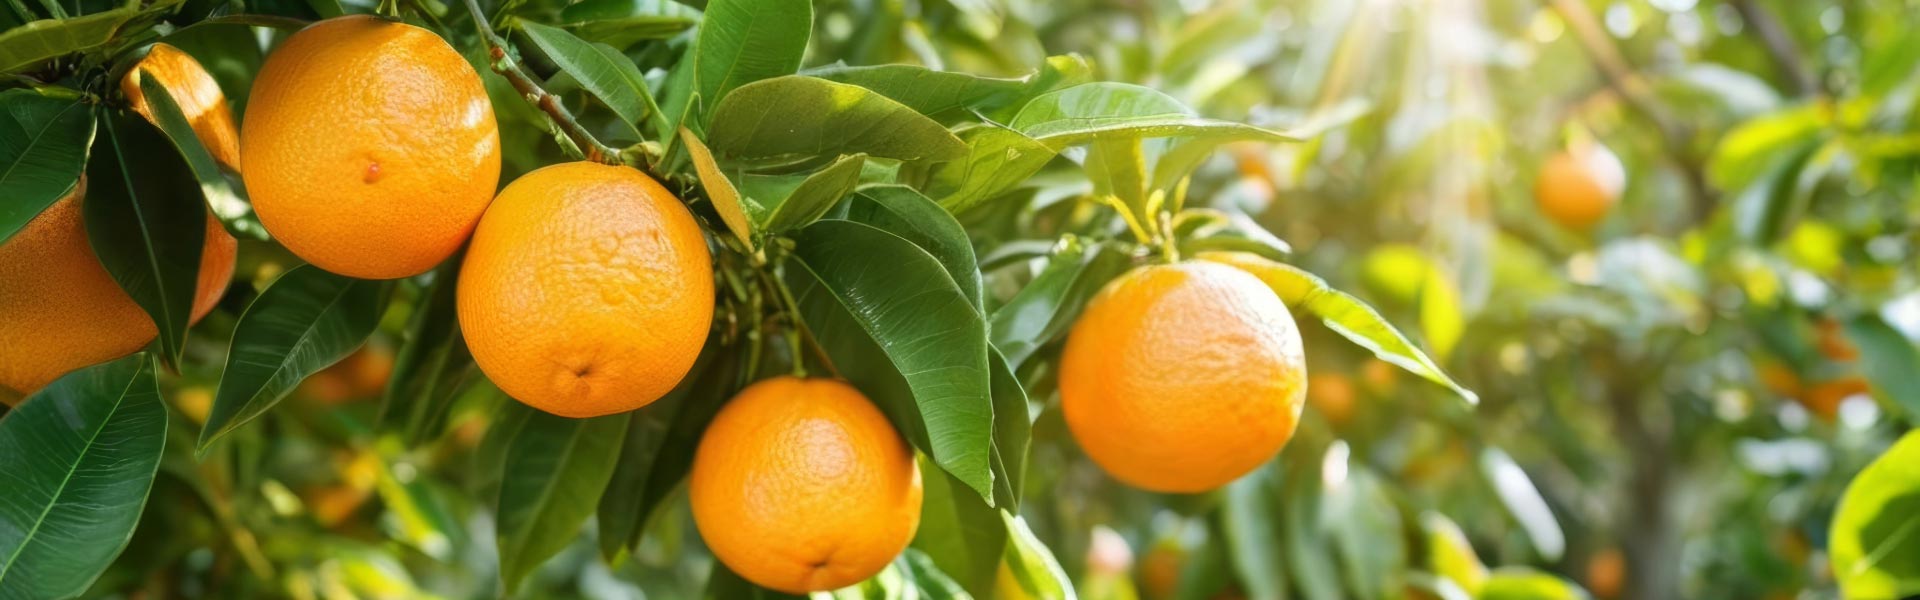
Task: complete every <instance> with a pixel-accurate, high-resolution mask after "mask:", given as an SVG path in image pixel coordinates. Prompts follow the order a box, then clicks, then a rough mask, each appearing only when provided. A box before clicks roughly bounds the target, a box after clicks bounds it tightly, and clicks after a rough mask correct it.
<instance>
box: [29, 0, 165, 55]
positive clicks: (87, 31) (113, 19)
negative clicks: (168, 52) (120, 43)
mask: <svg viewBox="0 0 1920 600" xmlns="http://www.w3.org/2000/svg"><path fill="white" fill-rule="evenodd" d="M179 4H180V0H161V1H159V2H155V3H153V4H152V5H148V6H145V7H143V6H141V5H140V4H138V3H127V4H125V5H123V6H121V7H119V8H115V9H112V10H107V11H102V12H97V13H93V14H90V15H81V16H77V17H73V18H68V19H42V20H39V21H34V22H31V23H27V24H25V25H21V26H19V27H15V28H12V29H8V30H6V31H5V32H4V33H0V73H18V72H21V71H25V70H27V69H30V68H32V67H36V66H39V65H40V64H41V63H44V62H46V61H48V60H51V59H54V58H58V57H61V56H65V55H68V54H73V53H75V52H86V51H90V50H96V49H99V48H101V47H103V46H105V45H107V44H108V43H110V42H113V41H114V40H115V39H118V37H119V36H120V34H121V33H122V32H123V31H130V30H132V29H133V28H134V26H135V25H138V24H143V23H144V22H145V19H144V17H146V16H149V15H152V14H155V13H159V12H163V11H166V10H169V9H172V8H173V7H174V6H177V5H179ZM136 19H137V20H139V21H138V22H136Z"/></svg>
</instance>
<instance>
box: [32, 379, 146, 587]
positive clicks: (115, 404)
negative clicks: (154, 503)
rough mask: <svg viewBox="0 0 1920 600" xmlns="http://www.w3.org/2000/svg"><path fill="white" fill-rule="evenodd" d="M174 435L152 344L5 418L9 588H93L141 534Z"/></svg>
mask: <svg viewBox="0 0 1920 600" xmlns="http://www.w3.org/2000/svg"><path fill="white" fill-rule="evenodd" d="M166 437H167V413H166V406H165V405H163V404H162V403H161V402H160V390H159V387H158V386H157V385H156V384H155V383H154V368H153V360H152V358H150V357H149V356H147V355H146V354H144V353H142V354H136V355H133V356H129V357H127V358H122V359H120V360H117V361H113V362H110V363H105V364H101V365H97V366H93V367H88V368H85V369H81V370H79V371H74V372H72V373H69V374H67V375H66V376H64V377H61V378H60V379H57V380H55V381H54V382H53V383H51V384H48V385H47V387H46V388H44V389H42V390H40V392H39V393H37V394H34V395H33V396H31V397H28V398H27V401H26V402H25V403H23V404H21V405H20V407H19V408H16V409H14V410H12V411H10V412H8V413H7V414H6V417H5V418H4V419H0V473H5V474H6V475H5V478H6V485H5V487H4V490H5V491H4V492H0V496H3V497H4V501H0V598H6V599H8V600H13V599H20V600H34V599H39V598H68V597H73V596H78V595H80V594H81V593H82V592H85V591H86V590H87V588H88V586H89V585H91V584H92V583H93V581H94V579H95V578H97V577H99V576H100V573H101V571H104V570H106V568H107V565H108V564H109V563H111V562H113V560H114V557H115V556H117V555H119V554H120V551H121V549H123V548H125V547H126V545H127V541H128V540H129V539H130V538H131V537H132V536H133V529H134V524H135V523H137V522H138V521H139V520H140V514H141V512H142V510H143V508H144V507H145V506H146V503H147V492H148V490H150V489H151V488H152V487H153V476H154V473H155V471H156V469H158V468H159V465H160V455H161V451H162V449H163V448H164V446H165V442H166Z"/></svg>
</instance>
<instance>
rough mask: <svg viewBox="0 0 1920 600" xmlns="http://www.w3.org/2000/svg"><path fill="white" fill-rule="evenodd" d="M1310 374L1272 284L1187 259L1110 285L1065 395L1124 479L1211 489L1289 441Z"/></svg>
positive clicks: (1070, 420)
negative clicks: (1269, 285) (1270, 286)
mask: <svg viewBox="0 0 1920 600" xmlns="http://www.w3.org/2000/svg"><path fill="white" fill-rule="evenodd" d="M1306 379H1307V367H1306V359H1305V356H1304V355H1303V354H1302V350H1301V347H1300V332H1299V330H1298V329H1297V328H1296V327H1295V325H1294V323H1293V317H1292V316H1291V315H1290V314H1289V313H1288V312H1287V307H1286V305H1285V304H1283V303H1281V301H1280V298H1279V297H1278V296H1277V295H1275V294H1274V292H1273V290H1272V289H1271V288H1268V287H1267V286H1266V285H1265V284H1263V283H1261V282H1260V280H1259V279H1258V278H1255V277H1254V276H1253V275H1251V274H1248V273H1246V272H1244V271H1241V270H1239V269H1235V268H1233V267H1229V266H1226V265H1221V264H1216V263H1208V262H1186V263H1180V264H1175V265H1159V266H1150V267H1143V268H1139V269H1135V270H1134V271H1132V272H1129V273H1127V274H1126V275H1122V276H1121V277H1120V278H1119V279H1116V280H1114V281H1113V282H1111V283H1108V284H1107V286H1106V287H1105V288H1103V289H1101V290H1100V293H1099V294H1098V295H1097V296H1095V297H1094V299H1093V301H1092V302H1091V303H1089V304H1088V306H1087V309H1086V312H1085V313H1084V314H1082V315H1081V316H1080V320H1079V322H1077V323H1075V324H1074V326H1073V331H1072V332H1071V333H1070V334H1068V337H1067V347H1066V351H1065V355H1064V356H1063V358H1062V360H1061V367H1060V403H1061V408H1062V409H1063V410H1064V411H1065V414H1066V418H1067V425H1068V427H1069V428H1070V429H1071V430H1072V432H1073V437H1074V439H1076V440H1078V441H1079V442H1080V446H1081V448H1083V449H1085V450H1086V453H1087V455H1088V456H1089V457H1092V458H1093V461H1094V462H1096V463H1099V465H1100V466H1101V467H1103V468H1105V469H1106V470H1107V472H1108V473H1110V474H1112V475H1113V476H1114V477H1115V478H1118V479H1119V480H1121V481H1123V482H1126V483H1128V484H1130V485H1133V486H1136V487H1141V488H1145V489H1149V490H1154V491H1161V492H1200V491H1205V490H1209V489H1212V488H1215V487H1219V486H1220V485H1222V484H1225V483H1227V482H1229V481H1232V480H1234V479H1235V478H1237V477H1239V476H1241V475H1243V474H1245V473H1246V472H1248V471H1251V470H1253V469H1254V467H1258V466H1260V464H1261V463H1264V462H1266V461H1267V460H1268V459H1271V458H1273V456H1274V455H1275V454H1276V453H1278V452H1279V451H1280V448H1281V447H1282V446H1285V445H1286V443H1287V440H1288V439H1290V438H1292V437H1293V430H1294V426H1295V425H1296V423H1297V421H1298V420H1299V417H1300V405H1301V402H1302V400H1303V396H1304V395H1305V393H1306V389H1307V382H1306Z"/></svg>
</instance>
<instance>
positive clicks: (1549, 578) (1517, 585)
mask: <svg viewBox="0 0 1920 600" xmlns="http://www.w3.org/2000/svg"><path fill="white" fill-rule="evenodd" d="M1475 598H1476V600H1588V598H1590V596H1588V595H1587V591H1586V590H1583V589H1580V586H1578V585H1574V583H1573V582H1571V581H1567V580H1565V579H1562V578H1560V577H1559V576H1556V575H1554V574H1552V573H1545V572H1541V571H1536V570H1534V569H1532V568H1528V567H1501V568H1499V569H1495V570H1494V571H1493V574H1492V576H1490V577H1488V578H1487V585H1486V587H1483V588H1480V595H1478V596H1475Z"/></svg>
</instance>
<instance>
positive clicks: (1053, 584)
mask: <svg viewBox="0 0 1920 600" xmlns="http://www.w3.org/2000/svg"><path fill="white" fill-rule="evenodd" d="M1000 519H1001V521H1002V522H1003V523H1005V524H1006V528H1007V554H1006V562H1007V570H1008V571H1009V572H1011V573H1013V580H1014V581H1015V582H1017V583H1019V584H1020V589H1021V591H1024V592H1026V593H1027V595H1028V596H1031V597H1033V598H1035V600H1073V599H1074V598H1077V597H1078V596H1077V595H1075V594H1074V591H1073V581H1072V580H1070V579H1067V572H1066V571H1064V570H1062V569H1061V568H1060V562H1059V561H1057V560H1054V558H1053V551H1051V550H1048V549H1047V546H1046V544H1042V543H1040V538H1037V537H1034V535H1033V531H1032V530H1030V529H1027V521H1026V519H1022V518H1020V517H1017V516H1014V515H1013V513H1009V512H1006V511H1000Z"/></svg>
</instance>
